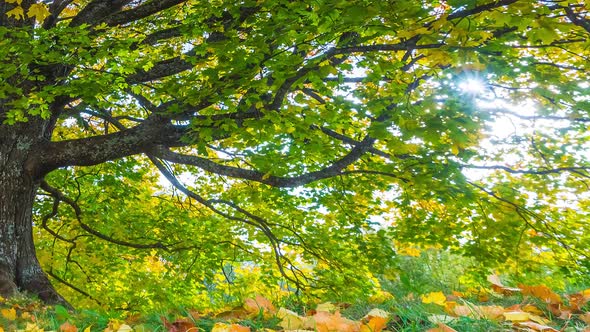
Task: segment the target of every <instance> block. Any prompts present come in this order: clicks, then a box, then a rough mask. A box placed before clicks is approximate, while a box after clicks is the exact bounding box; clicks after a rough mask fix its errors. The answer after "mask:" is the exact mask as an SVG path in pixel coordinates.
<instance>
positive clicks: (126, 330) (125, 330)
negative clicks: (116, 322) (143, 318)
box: [117, 324, 133, 332]
mask: <svg viewBox="0 0 590 332" xmlns="http://www.w3.org/2000/svg"><path fill="white" fill-rule="evenodd" d="M131 331H133V329H132V328H131V326H129V325H125V324H121V325H120V326H119V329H118V330H117V332H131Z"/></svg>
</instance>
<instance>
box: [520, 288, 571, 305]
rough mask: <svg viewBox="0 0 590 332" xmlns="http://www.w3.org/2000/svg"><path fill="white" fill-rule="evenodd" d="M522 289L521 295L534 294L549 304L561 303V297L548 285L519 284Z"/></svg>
mask: <svg viewBox="0 0 590 332" xmlns="http://www.w3.org/2000/svg"><path fill="white" fill-rule="evenodd" d="M519 287H520V288H521V289H522V294H523V295H531V296H534V297H536V298H538V299H540V300H542V301H544V302H545V303H549V304H561V303H563V302H562V300H561V297H560V296H559V295H557V294H555V293H554V292H553V291H552V290H551V289H550V288H549V287H547V286H545V285H537V286H525V285H519Z"/></svg>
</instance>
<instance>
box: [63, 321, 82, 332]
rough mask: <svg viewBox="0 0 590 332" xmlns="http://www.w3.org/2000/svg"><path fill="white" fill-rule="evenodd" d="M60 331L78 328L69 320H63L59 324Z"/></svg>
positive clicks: (73, 331) (70, 331)
mask: <svg viewBox="0 0 590 332" xmlns="http://www.w3.org/2000/svg"><path fill="white" fill-rule="evenodd" d="M59 330H60V332H78V328H77V327H76V326H74V325H72V324H70V322H65V323H63V324H61V325H60V326H59Z"/></svg>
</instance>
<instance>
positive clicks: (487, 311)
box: [454, 305, 505, 320]
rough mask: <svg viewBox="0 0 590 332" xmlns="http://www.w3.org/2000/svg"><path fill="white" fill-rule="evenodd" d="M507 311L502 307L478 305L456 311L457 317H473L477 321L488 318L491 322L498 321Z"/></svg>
mask: <svg viewBox="0 0 590 332" xmlns="http://www.w3.org/2000/svg"><path fill="white" fill-rule="evenodd" d="M504 311H505V309H504V308H503V307H500V306H494V305H489V306H476V305H462V306H457V307H455V309H454V313H455V315H457V316H463V317H471V318H476V319H481V318H486V319H490V320H498V319H500V318H501V317H502V316H503V314H504Z"/></svg>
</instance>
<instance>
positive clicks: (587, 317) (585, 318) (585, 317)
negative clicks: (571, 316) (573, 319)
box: [578, 312, 590, 325]
mask: <svg viewBox="0 0 590 332" xmlns="http://www.w3.org/2000/svg"><path fill="white" fill-rule="evenodd" d="M578 318H579V319H580V320H581V321H582V322H584V323H586V324H588V325H590V312H587V313H585V314H582V315H580V316H578Z"/></svg>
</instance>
